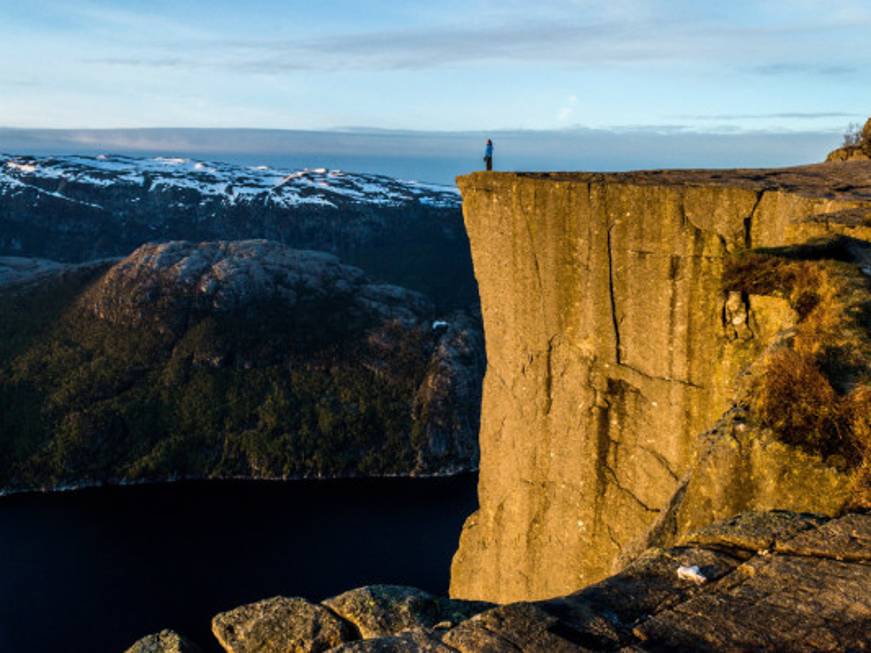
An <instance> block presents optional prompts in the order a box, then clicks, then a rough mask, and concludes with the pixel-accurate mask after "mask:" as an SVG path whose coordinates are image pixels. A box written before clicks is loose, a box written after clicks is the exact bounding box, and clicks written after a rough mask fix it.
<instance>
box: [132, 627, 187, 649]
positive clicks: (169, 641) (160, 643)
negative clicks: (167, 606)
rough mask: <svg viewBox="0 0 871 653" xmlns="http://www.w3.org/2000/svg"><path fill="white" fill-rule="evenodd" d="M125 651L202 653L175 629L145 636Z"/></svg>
mask: <svg viewBox="0 0 871 653" xmlns="http://www.w3.org/2000/svg"><path fill="white" fill-rule="evenodd" d="M124 653H200V648H199V647H198V646H197V645H196V644H193V643H192V642H190V641H188V640H187V639H185V638H184V637H182V636H181V635H179V634H178V633H177V632H175V631H172V630H161V631H160V632H159V633H154V634H153V635H148V636H146V637H143V638H142V639H140V640H139V641H138V642H136V643H135V644H134V645H133V646H131V647H130V648H128V649H127V650H126V651H125V652H124Z"/></svg>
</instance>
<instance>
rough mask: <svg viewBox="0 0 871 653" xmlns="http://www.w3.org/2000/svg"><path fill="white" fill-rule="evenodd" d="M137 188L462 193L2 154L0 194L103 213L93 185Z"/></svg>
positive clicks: (383, 195) (296, 175) (423, 196)
mask: <svg viewBox="0 0 871 653" xmlns="http://www.w3.org/2000/svg"><path fill="white" fill-rule="evenodd" d="M119 185H121V186H132V187H135V188H138V189H146V190H147V191H149V192H160V191H166V190H189V191H193V192H195V193H197V194H199V195H201V196H203V197H204V198H213V199H220V200H221V201H223V202H227V203H229V204H237V203H251V204H254V203H260V204H271V205H275V206H279V207H283V208H290V207H295V206H301V205H312V206H324V207H331V208H340V207H341V206H343V205H346V204H349V203H352V204H368V205H373V206H407V205H413V204H423V205H428V206H434V207H443V208H456V207H457V206H459V204H460V196H459V193H458V192H457V190H456V189H454V188H451V187H448V186H438V185H434V184H424V183H420V182H416V181H401V180H398V179H393V178H391V177H385V176H382V175H370V174H359V173H346V172H342V171H341V170H327V169H324V168H314V169H308V168H306V169H303V170H283V169H276V168H271V167H269V166H239V165H232V164H226V163H216V162H206V161H196V160H192V159H185V158H174V157H173V158H171V157H156V158H133V157H127V156H119V155H99V156H96V157H88V156H58V157H33V156H9V155H3V154H0V194H3V195H10V194H12V195H14V194H16V193H21V192H25V191H27V190H28V189H30V190H35V191H36V192H38V193H43V194H46V195H49V196H51V197H54V198H58V199H62V200H66V201H69V202H76V203H85V204H87V205H89V206H92V207H95V208H102V207H101V206H100V205H99V204H98V203H96V202H89V201H86V200H83V199H82V198H81V193H82V191H83V190H85V189H87V188H91V189H93V191H94V194H95V196H98V195H99V191H100V189H105V188H107V187H112V186H119Z"/></svg>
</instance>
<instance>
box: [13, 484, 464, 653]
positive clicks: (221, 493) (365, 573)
mask: <svg viewBox="0 0 871 653" xmlns="http://www.w3.org/2000/svg"><path fill="white" fill-rule="evenodd" d="M476 482H477V479H476V477H474V476H462V477H455V478H445V479H383V480H353V481H351V480H349V481H296V482H287V483H278V482H241V481H240V482H223V481H222V482H217V481H211V482H184V483H175V484H168V485H154V486H138V487H121V488H99V489H89V490H80V491H75V492H66V493H56V494H29V495H18V496H8V497H0V651H3V652H12V651H28V652H40V651H64V652H66V653H73V652H77V651H82V652H86V651H87V652H89V653H99V652H103V651H105V652H107V653H111V652H113V651H117V652H118V653H120V652H121V651H123V650H124V649H125V648H127V647H128V646H129V645H130V644H132V643H133V642H134V641H135V640H137V639H138V638H140V637H142V636H144V635H146V634H149V633H152V632H156V631H158V630H161V629H163V628H172V629H175V630H178V631H179V632H181V633H183V634H185V635H187V636H188V637H190V638H191V639H194V640H195V641H196V642H197V643H199V644H200V645H201V646H203V647H205V650H206V651H210V650H214V651H218V650H220V648H219V647H217V644H216V643H215V641H214V639H213V638H212V636H211V634H210V631H209V624H210V620H211V617H212V616H214V615H215V614H217V613H218V612H221V611H223V610H228V609H231V608H234V607H236V606H239V605H242V604H244V603H247V602H251V601H256V600H259V599H263V598H268V597H270V596H275V595H278V594H283V595H286V596H304V597H306V598H308V599H310V600H320V599H323V598H326V597H328V596H332V595H334V594H337V593H339V592H342V591H345V590H347V589H351V588H353V587H357V586H360V585H366V584H373V583H391V584H407V585H414V586H417V587H420V588H423V589H426V590H428V591H431V592H434V593H446V592H447V588H448V574H449V567H450V560H451V556H452V554H453V553H454V550H455V549H456V546H457V541H458V538H459V533H460V528H461V526H462V523H463V520H464V519H465V518H466V517H467V516H468V515H469V514H471V513H472V511H473V510H474V509H475V508H476V497H475V487H476Z"/></svg>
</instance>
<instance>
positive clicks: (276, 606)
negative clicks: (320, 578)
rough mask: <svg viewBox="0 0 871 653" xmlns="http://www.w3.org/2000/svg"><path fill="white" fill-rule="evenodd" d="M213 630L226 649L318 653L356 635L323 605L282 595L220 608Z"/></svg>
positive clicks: (234, 652) (232, 652) (231, 652)
mask: <svg viewBox="0 0 871 653" xmlns="http://www.w3.org/2000/svg"><path fill="white" fill-rule="evenodd" d="M212 633H214V635H215V637H216V638H217V639H218V642H219V643H220V644H221V646H223V647H224V649H225V650H226V651H227V652H228V653H255V652H256V653H320V652H321V651H326V650H328V649H331V648H333V647H335V646H338V645H339V644H343V643H345V642H348V641H352V640H355V639H357V638H358V635H357V633H355V632H354V631H353V628H352V627H351V626H350V625H349V624H347V623H346V622H344V621H342V620H341V619H339V617H337V616H336V615H334V614H333V613H332V612H330V611H329V610H328V609H326V608H325V607H323V606H321V605H316V604H313V603H309V602H308V601H306V600H305V599H301V598H287V597H284V596H276V597H273V598H271V599H266V600H265V601H259V602H257V603H251V604H248V605H243V606H241V607H239V608H236V609H235V610H230V611H229V612H222V613H221V614H219V615H217V616H216V617H215V618H214V619H212Z"/></svg>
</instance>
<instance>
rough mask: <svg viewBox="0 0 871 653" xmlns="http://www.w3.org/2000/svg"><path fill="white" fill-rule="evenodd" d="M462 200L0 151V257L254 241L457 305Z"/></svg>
mask: <svg viewBox="0 0 871 653" xmlns="http://www.w3.org/2000/svg"><path fill="white" fill-rule="evenodd" d="M460 204H461V202H460V195H459V193H458V191H457V190H456V189H455V188H453V187H450V186H438V185H433V184H425V183H420V182H415V181H402V180H399V179H394V178H392V177H386V176H382V175H373V174H362V173H349V172H342V171H339V170H326V169H320V168H317V169H303V170H286V169H278V168H272V167H268V166H243V165H233V164H226V163H216V162H210V161H196V160H191V159H185V158H172V157H157V158H134V157H127V156H118V155H105V156H93V157H91V156H51V157H40V156H17V155H16V156H13V155H2V154H0V256H11V257H36V258H43V259H49V260H52V261H60V262H66V263H79V262H84V261H89V260H94V259H102V258H108V257H119V256H127V255H128V254H130V253H131V252H132V251H133V250H135V249H136V248H137V247H139V246H140V245H142V244H144V243H147V242H167V241H175V240H184V241H192V242H203V241H231V240H246V239H257V238H260V239H267V240H272V241H276V242H279V243H282V244H284V245H288V246H290V247H292V248H295V249H311V250H321V251H326V252H330V253H332V254H335V255H338V256H339V257H340V258H341V259H342V260H343V261H345V262H346V263H350V264H352V265H356V266H358V267H361V268H363V269H364V270H366V271H367V272H368V273H369V274H371V275H372V276H373V277H374V278H376V279H380V280H383V281H388V282H390V283H395V284H399V285H403V286H407V287H409V288H411V289H414V290H419V291H422V292H424V293H426V294H428V295H429V296H430V297H432V298H433V300H434V301H435V302H436V304H437V305H440V306H446V307H448V306H464V305H468V304H474V303H477V291H476V287H475V282H474V277H473V274H472V269H471V257H470V254H469V245H468V239H467V237H466V233H465V229H464V226H463V221H462V215H461V211H460Z"/></svg>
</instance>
